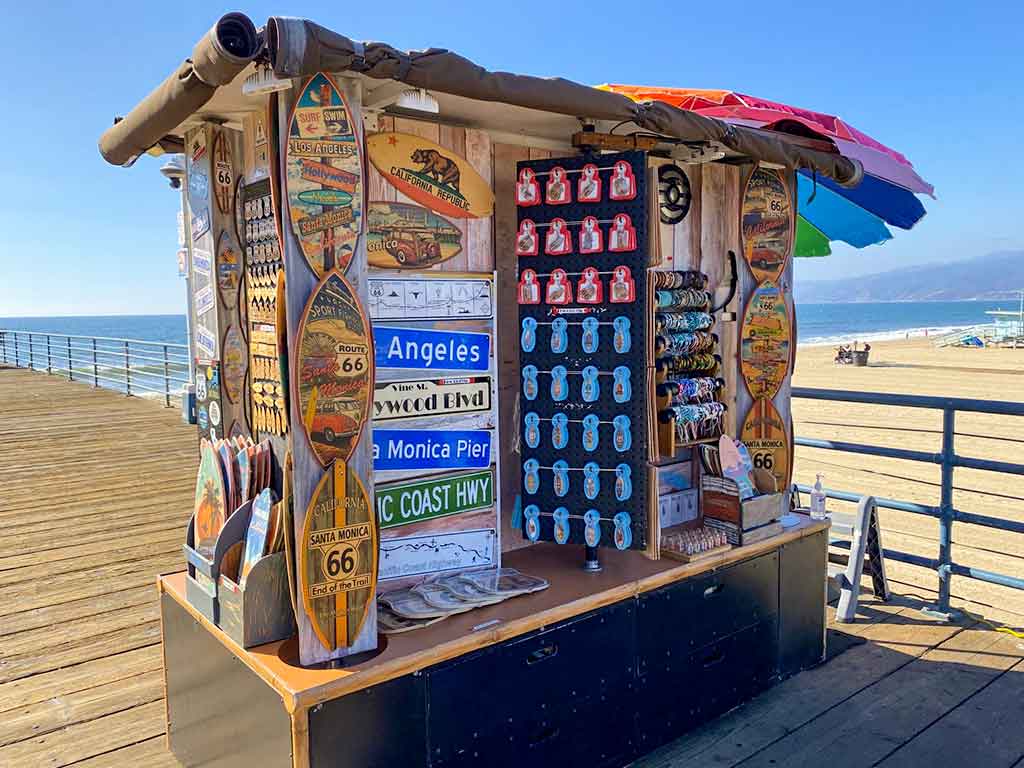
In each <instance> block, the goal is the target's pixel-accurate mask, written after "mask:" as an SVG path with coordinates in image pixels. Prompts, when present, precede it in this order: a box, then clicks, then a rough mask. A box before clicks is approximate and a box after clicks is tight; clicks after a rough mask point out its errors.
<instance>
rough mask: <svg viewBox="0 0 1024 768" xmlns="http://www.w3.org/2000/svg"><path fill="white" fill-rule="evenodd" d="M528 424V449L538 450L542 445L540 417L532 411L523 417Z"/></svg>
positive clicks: (526, 435) (526, 436)
mask: <svg viewBox="0 0 1024 768" xmlns="http://www.w3.org/2000/svg"><path fill="white" fill-rule="evenodd" d="M523 421H524V422H526V430H525V431H526V434H525V438H526V445H527V447H528V448H536V447H537V446H538V445H540V416H538V415H537V414H536V413H534V412H533V411H530V412H529V413H528V414H526V416H524V417H523Z"/></svg>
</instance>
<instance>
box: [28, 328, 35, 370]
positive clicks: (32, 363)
mask: <svg viewBox="0 0 1024 768" xmlns="http://www.w3.org/2000/svg"><path fill="white" fill-rule="evenodd" d="M28 369H29V370H30V371H34V370H35V369H36V368H35V361H34V360H33V358H32V334H31V333H30V334H29V335H28Z"/></svg>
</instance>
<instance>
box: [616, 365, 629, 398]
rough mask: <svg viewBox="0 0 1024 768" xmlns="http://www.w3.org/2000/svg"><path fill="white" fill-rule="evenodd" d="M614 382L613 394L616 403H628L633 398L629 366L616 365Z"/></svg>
mask: <svg viewBox="0 0 1024 768" xmlns="http://www.w3.org/2000/svg"><path fill="white" fill-rule="evenodd" d="M612 382H613V383H612V396H613V397H614V398H615V402H616V403H628V402H629V401H630V400H631V399H633V386H632V384H631V383H630V372H629V368H627V367H626V366H624V365H619V366H616V368H615V370H614V371H612Z"/></svg>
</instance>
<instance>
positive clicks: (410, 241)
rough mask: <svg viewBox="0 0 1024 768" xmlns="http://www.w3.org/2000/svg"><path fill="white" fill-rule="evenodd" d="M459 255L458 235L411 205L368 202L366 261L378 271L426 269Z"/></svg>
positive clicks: (445, 223) (430, 213) (447, 224)
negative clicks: (378, 269)
mask: <svg viewBox="0 0 1024 768" xmlns="http://www.w3.org/2000/svg"><path fill="white" fill-rule="evenodd" d="M461 252H462V231H461V230H460V229H459V228H458V227H456V226H455V225H454V224H452V223H451V222H450V221H448V220H447V219H445V218H443V217H441V216H438V215H437V214H436V213H434V212H433V211H430V210H428V209H426V208H424V207H423V206H420V205H413V204H411V203H386V202H371V203H370V204H369V205H368V207H367V211H366V258H367V260H368V261H369V264H370V266H371V267H378V268H380V269H427V268H429V267H433V266H435V265H437V264H443V263H444V262H446V261H448V260H449V259H451V258H453V257H455V256H457V255H459V254H460V253H461Z"/></svg>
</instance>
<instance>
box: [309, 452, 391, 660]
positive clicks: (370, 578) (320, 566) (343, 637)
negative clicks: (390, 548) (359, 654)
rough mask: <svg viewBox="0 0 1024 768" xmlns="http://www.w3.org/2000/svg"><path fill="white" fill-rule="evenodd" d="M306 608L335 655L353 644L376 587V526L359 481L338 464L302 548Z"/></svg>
mask: <svg viewBox="0 0 1024 768" xmlns="http://www.w3.org/2000/svg"><path fill="white" fill-rule="evenodd" d="M298 550H299V574H300V579H301V582H302V603H303V605H304V607H305V609H306V614H307V615H308V616H309V618H310V622H311V623H312V625H313V630H314V631H315V632H316V636H317V637H318V638H319V639H320V642H321V643H323V646H324V648H326V649H327V650H330V651H333V650H335V649H336V648H339V647H348V646H350V645H352V644H353V643H354V642H355V641H356V638H358V637H359V632H360V631H361V630H362V628H363V624H364V622H365V621H366V616H367V612H368V610H369V607H370V603H371V602H372V601H373V597H374V593H375V591H376V587H377V557H378V554H377V525H376V521H375V515H374V510H373V509H372V508H371V506H370V501H369V497H368V496H367V494H366V489H365V488H364V487H363V484H362V482H361V481H360V479H359V476H358V475H357V474H356V473H354V472H350V471H349V470H348V467H347V465H346V464H345V462H343V461H336V462H334V464H332V465H331V467H330V468H329V469H328V471H327V473H326V474H325V475H324V476H323V478H322V479H321V480H320V483H319V485H317V487H316V490H315V491H314V492H313V497H312V498H311V499H310V502H309V508H308V509H307V510H306V519H305V521H304V523H303V526H302V540H301V541H300V542H299V543H298Z"/></svg>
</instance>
